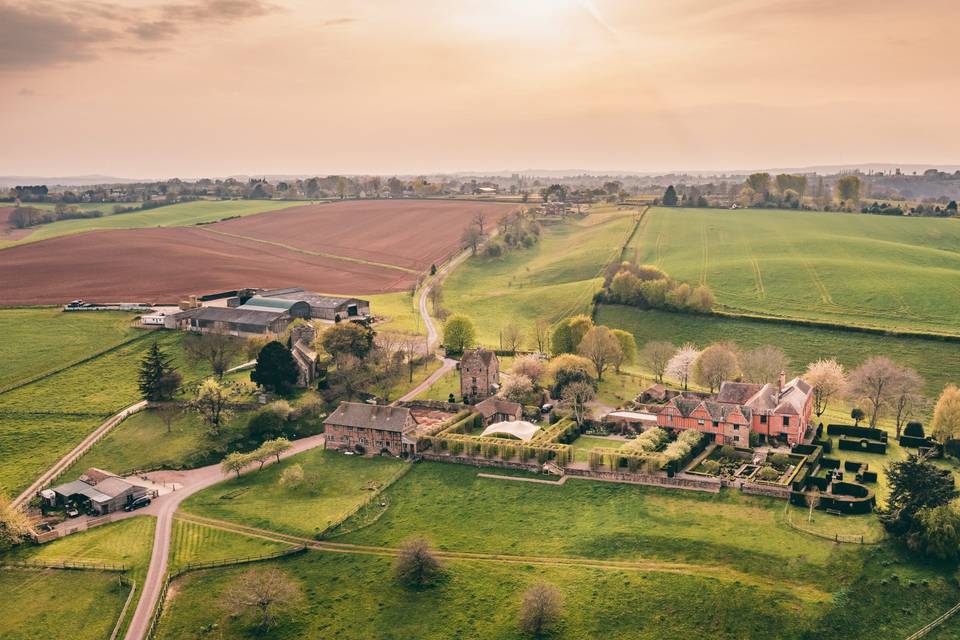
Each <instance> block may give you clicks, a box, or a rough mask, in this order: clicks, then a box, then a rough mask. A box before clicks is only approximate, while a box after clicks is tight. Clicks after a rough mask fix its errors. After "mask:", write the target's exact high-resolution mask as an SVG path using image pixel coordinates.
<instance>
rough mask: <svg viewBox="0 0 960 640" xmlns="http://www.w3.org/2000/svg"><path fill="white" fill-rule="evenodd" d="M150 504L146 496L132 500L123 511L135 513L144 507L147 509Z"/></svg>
mask: <svg viewBox="0 0 960 640" xmlns="http://www.w3.org/2000/svg"><path fill="white" fill-rule="evenodd" d="M150 502H151V500H150V498H148V497H147V496H141V497H139V498H137V499H136V500H134V501H133V502H131V503H130V504H128V505H127V506H125V507H124V508H123V510H124V511H135V510H137V509H143V508H144V507H149V506H150Z"/></svg>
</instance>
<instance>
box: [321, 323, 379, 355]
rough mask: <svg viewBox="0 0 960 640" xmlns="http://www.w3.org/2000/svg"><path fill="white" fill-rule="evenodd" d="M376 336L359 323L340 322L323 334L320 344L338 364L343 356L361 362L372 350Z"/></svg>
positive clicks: (371, 330) (372, 331)
mask: <svg viewBox="0 0 960 640" xmlns="http://www.w3.org/2000/svg"><path fill="white" fill-rule="evenodd" d="M376 335H377V334H376V332H375V331H374V330H373V329H371V328H370V327H367V326H364V325H362V324H360V323H359V322H341V323H339V324H336V325H334V326H332V327H330V328H329V329H327V330H326V332H324V334H323V337H322V338H321V339H320V344H321V346H322V347H323V350H324V351H326V352H327V353H329V354H330V355H331V356H333V357H334V358H335V359H336V360H337V362H338V363H339V361H340V359H341V358H342V357H343V356H344V355H351V356H354V357H355V358H358V359H360V360H363V359H364V358H366V357H367V355H368V354H369V353H370V351H371V350H372V349H373V345H374V339H375V338H376Z"/></svg>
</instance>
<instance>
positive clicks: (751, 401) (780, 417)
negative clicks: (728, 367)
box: [717, 373, 813, 444]
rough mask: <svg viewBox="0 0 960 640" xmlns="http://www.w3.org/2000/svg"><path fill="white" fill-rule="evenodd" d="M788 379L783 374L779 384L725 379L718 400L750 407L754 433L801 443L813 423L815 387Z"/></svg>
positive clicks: (798, 380)
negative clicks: (787, 380) (726, 380)
mask: <svg viewBox="0 0 960 640" xmlns="http://www.w3.org/2000/svg"><path fill="white" fill-rule="evenodd" d="M785 378H786V376H784V374H783V373H781V374H780V377H779V379H778V380H777V384H776V385H773V384H747V383H744V382H724V383H723V384H722V385H720V393H718V394H717V402H719V403H722V404H725V405H742V406H744V407H746V408H748V409H750V411H751V413H752V414H753V420H752V422H751V425H750V429H751V431H752V432H753V433H756V434H758V435H761V436H764V437H765V438H782V439H786V441H787V442H789V443H790V444H800V443H801V442H803V436H804V434H805V433H806V432H807V426H808V425H809V424H810V413H811V412H812V411H813V388H812V387H811V386H810V385H809V384H807V383H806V382H804V381H803V380H801V379H800V378H794V379H793V380H791V381H790V382H786V380H785Z"/></svg>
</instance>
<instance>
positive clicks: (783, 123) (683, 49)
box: [0, 0, 960, 178]
mask: <svg viewBox="0 0 960 640" xmlns="http://www.w3.org/2000/svg"><path fill="white" fill-rule="evenodd" d="M958 19H960V3H958V2H956V0H912V1H911V2H902V1H898V0H870V1H864V0H843V1H842V2H841V1H838V0H729V1H726V2H719V1H717V0H669V1H668V0H402V1H396V0H394V1H391V2H388V1H384V0H380V1H369V2H351V1H349V0H337V1H328V0H271V1H267V0H158V1H156V2H144V1H141V0H128V1H126V2H122V3H120V2H117V3H111V2H99V1H96V0H59V1H57V2H43V1H35V0H31V1H29V2H25V1H19V0H0V140H2V149H3V151H2V152H0V174H2V175H42V176H67V175H78V174H105V175H112V176H118V177H131V178H169V177H181V178H191V177H201V176H226V175H235V174H246V175H257V174H319V175H323V174H332V173H345V174H374V173H376V174H392V173H402V174H417V173H435V172H453V171H493V170H505V169H506V170H523V169H589V170H595V171H606V170H611V171H612V170H624V171H668V170H679V169H688V170H707V169H717V170H724V169H726V170H735V169H753V168H771V167H801V166H810V165H816V164H847V163H866V162H896V163H904V164H909V163H930V164H957V163H958V162H960V156H958V152H960V127H957V126H956V109H957V107H956V105H957V104H958V102H960V83H958V82H956V73H957V72H956V69H957V63H958V58H960V54H958V53H957V51H958V49H957V46H958V43H957V37H956V33H955V27H956V25H957V23H958Z"/></svg>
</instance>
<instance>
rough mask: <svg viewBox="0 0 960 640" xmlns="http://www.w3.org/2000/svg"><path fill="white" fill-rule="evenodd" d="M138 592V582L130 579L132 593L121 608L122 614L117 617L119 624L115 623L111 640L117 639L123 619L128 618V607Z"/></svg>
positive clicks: (121, 579)
mask: <svg viewBox="0 0 960 640" xmlns="http://www.w3.org/2000/svg"><path fill="white" fill-rule="evenodd" d="M120 581H121V582H123V581H124V580H123V578H120ZM136 592H137V583H136V582H133V581H132V580H131V581H130V593H129V594H127V600H126V602H124V603H123V608H122V609H120V615H119V616H118V617H117V624H115V625H113V632H112V633H111V634H110V640H117V636H119V635H120V629H121V628H123V621H124V620H126V618H127V609H129V608H130V603H131V602H133V595H134V594H135V593H136Z"/></svg>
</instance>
